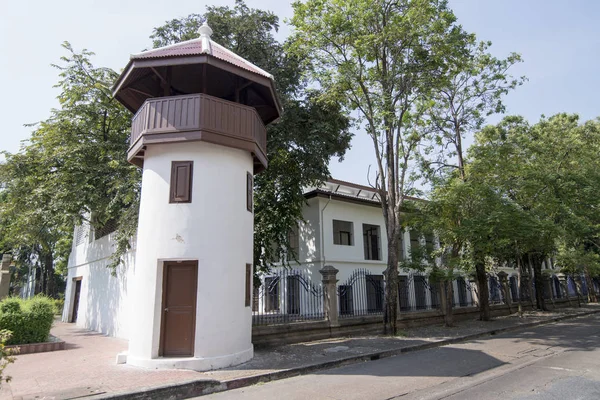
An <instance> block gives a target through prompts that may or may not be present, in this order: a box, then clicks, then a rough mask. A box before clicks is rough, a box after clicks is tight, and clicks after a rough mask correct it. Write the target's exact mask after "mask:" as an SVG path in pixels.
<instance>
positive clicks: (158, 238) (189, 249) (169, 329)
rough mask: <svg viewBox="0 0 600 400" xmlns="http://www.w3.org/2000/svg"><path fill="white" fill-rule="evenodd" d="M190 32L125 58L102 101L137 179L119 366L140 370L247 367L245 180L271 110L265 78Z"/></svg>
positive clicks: (258, 162)
mask: <svg viewBox="0 0 600 400" xmlns="http://www.w3.org/2000/svg"><path fill="white" fill-rule="evenodd" d="M199 33H200V37H199V38H198V39H193V40H189V41H185V42H181V43H178V44H175V45H171V46H166V47H161V48H158V49H153V50H149V51H145V52H143V53H139V54H134V55H132V56H131V59H130V61H129V63H128V64H127V66H126V67H125V70H124V71H123V73H122V74H121V76H120V77H119V79H118V80H117V82H116V84H115V86H114V91H113V94H114V96H115V98H116V99H117V100H118V101H120V102H121V103H122V104H123V105H125V107H127V108H128V109H129V110H131V111H132V112H134V113H135V115H134V117H133V121H132V127H131V142H130V147H129V151H128V159H129V161H130V162H131V163H133V164H135V165H138V166H139V167H141V168H142V169H143V177H142V194H141V203H140V213H139V226H138V235H137V250H136V261H135V271H134V273H133V275H132V276H133V279H134V281H133V282H130V285H129V287H130V288H131V289H130V291H131V292H130V293H129V294H128V297H129V298H130V299H131V311H130V315H131V321H130V324H131V325H130V339H129V353H128V356H127V363H129V364H133V365H138V366H144V367H150V368H187V369H194V370H199V371H202V370H210V369H216V368H223V367H227V366H230V365H235V364H239V363H242V362H245V361H247V360H249V359H251V358H252V356H253V347H252V341H251V339H252V311H251V304H252V259H253V257H252V250H253V245H252V243H253V224H254V221H253V204H252V187H253V176H254V174H256V173H258V172H261V171H262V170H264V169H265V168H266V167H267V157H266V141H267V137H266V129H265V125H266V124H268V123H270V122H272V121H274V120H276V119H277V118H279V116H280V112H281V109H280V105H279V101H278V98H277V95H276V93H275V88H274V82H273V76H272V75H270V74H269V73H267V72H265V71H263V70H262V69H260V68H258V67H257V66H255V65H253V64H251V63H250V62H248V61H246V60H244V59H243V58H241V57H239V56H238V55H236V54H234V53H232V52H231V51H229V50H227V49H225V48H224V47H223V46H221V45H219V44H217V43H215V42H213V41H212V40H211V39H210V36H211V34H212V30H211V29H210V27H208V26H207V25H206V24H204V25H203V26H202V27H201V28H200V29H199Z"/></svg>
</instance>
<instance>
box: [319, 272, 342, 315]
mask: <svg viewBox="0 0 600 400" xmlns="http://www.w3.org/2000/svg"><path fill="white" fill-rule="evenodd" d="M319 272H320V273H321V275H323V278H322V282H323V312H324V314H325V318H326V319H328V320H329V325H330V326H339V321H338V305H337V303H338V296H337V282H338V280H337V273H338V272H339V270H337V269H335V268H334V267H333V266H331V265H326V266H324V267H323V268H322V269H321V270H319Z"/></svg>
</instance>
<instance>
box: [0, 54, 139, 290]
mask: <svg viewBox="0 0 600 400" xmlns="http://www.w3.org/2000/svg"><path fill="white" fill-rule="evenodd" d="M63 47H64V48H65V49H66V51H67V53H68V55H67V56H65V57H62V59H61V61H62V63H61V64H60V65H54V67H56V68H57V69H58V70H59V76H60V81H59V82H58V84H57V85H56V86H57V87H58V88H59V89H60V95H59V97H58V99H59V102H60V108H58V109H54V110H52V111H51V116H50V118H49V119H47V120H46V121H43V122H41V123H39V124H36V125H35V126H34V128H35V130H34V132H33V134H32V136H31V138H30V140H29V142H28V143H26V144H25V145H24V146H23V147H22V148H21V151H20V152H19V153H17V154H9V153H4V154H5V156H6V163H5V164H4V165H3V166H2V181H3V182H4V186H5V192H4V195H3V197H4V200H3V202H2V204H1V205H0V207H1V208H0V218H1V219H3V220H4V221H6V227H5V229H6V232H5V237H6V238H7V240H8V241H9V242H10V247H11V248H12V249H13V251H14V252H16V253H17V256H18V258H19V259H21V260H23V262H25V260H29V262H31V263H39V264H40V268H41V270H42V271H43V277H44V278H43V279H42V281H41V286H40V287H39V288H38V291H42V292H44V293H46V294H49V295H56V294H57V293H56V290H55V288H54V283H53V282H54V271H55V267H57V266H58V267H59V268H61V269H62V270H63V271H64V270H65V267H66V262H67V259H68V254H69V252H70V249H71V246H70V244H71V239H72V232H73V225H74V224H77V223H81V221H83V220H88V221H89V222H90V223H92V225H94V226H95V227H96V228H100V227H102V226H103V225H104V224H105V223H106V222H107V221H109V220H116V221H119V222H120V223H121V224H122V225H121V226H127V225H128V223H129V221H127V220H125V219H123V218H122V217H123V215H126V214H125V213H124V210H127V209H128V208H131V207H132V205H135V202H136V200H137V197H138V191H139V183H138V182H139V179H140V173H139V171H138V170H137V169H136V168H135V167H133V166H131V165H129V164H128V163H127V160H126V154H127V147H128V145H129V127H130V116H129V115H128V112H127V111H126V110H125V108H124V107H122V106H121V105H120V104H119V103H118V102H117V101H116V100H114V99H113V98H112V96H111V93H110V86H111V85H112V83H113V82H114V80H115V79H116V77H117V74H116V73H115V72H114V71H112V70H110V69H107V68H96V67H94V66H93V65H92V64H91V61H90V57H91V56H92V55H93V53H91V52H88V51H86V50H83V51H82V52H81V53H77V52H75V51H74V50H73V49H72V48H71V46H70V45H69V44H68V43H65V44H64V45H63ZM121 231H123V229H121ZM124 237H125V238H124V241H125V242H126V243H127V244H128V243H129V240H130V237H131V235H130V234H129V235H124ZM124 247H126V246H124ZM117 258H118V257H117ZM38 276H39V274H38Z"/></svg>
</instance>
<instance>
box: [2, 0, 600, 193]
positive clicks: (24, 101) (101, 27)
mask: <svg viewBox="0 0 600 400" xmlns="http://www.w3.org/2000/svg"><path fill="white" fill-rule="evenodd" d="M166 4H168V6H167V5H166ZM207 4H218V5H233V0H227V1H223V0H221V1H213V2H203V1H197V0H196V1H190V0H178V1H173V2H164V1H158V0H144V1H140V0H126V1H123V0H120V1H116V0H103V1H96V0H85V1H81V0H55V1H41V0H38V1H28V0H21V1H18V2H10V3H6V4H5V5H4V7H2V8H3V10H2V13H1V14H0V76H2V78H3V84H2V87H3V89H4V90H3V93H4V96H0V110H2V112H1V113H0V116H1V118H2V126H3V129H2V132H1V133H0V150H8V151H10V152H16V151H18V149H19V146H20V142H21V141H22V140H24V139H27V138H28V137H29V135H30V131H31V129H30V128H26V127H23V125H24V124H27V123H32V122H37V121H40V120H43V119H45V118H47V117H48V116H49V111H50V109H51V108H52V107H56V106H57V105H58V103H57V100H56V96H57V94H58V93H57V91H56V89H54V88H53V87H52V86H53V85H54V84H55V83H56V81H57V71H56V70H55V69H54V68H52V67H51V66H50V64H52V63H57V62H59V59H60V57H61V56H62V55H63V54H64V53H63V50H62V48H61V46H60V44H61V43H62V42H63V41H65V40H67V41H70V42H71V44H72V45H73V46H74V47H75V49H82V48H87V49H89V50H91V51H94V52H95V53H96V56H95V58H94V59H93V61H94V63H95V64H96V65H98V66H107V67H110V68H113V69H116V70H120V69H121V68H123V67H124V66H125V64H126V63H127V60H128V58H129V54H131V53H135V52H138V51H140V50H141V49H143V48H147V47H149V46H150V45H151V42H150V39H149V35H150V33H151V32H152V28H153V27H156V26H159V25H161V24H162V23H164V21H166V20H169V19H172V18H177V17H182V16H185V15H188V14H190V13H200V12H203V11H204V8H205V6H206V5H207ZM247 4H248V5H249V6H250V7H256V8H262V9H269V10H272V11H273V12H275V13H276V14H277V15H279V16H280V17H281V18H282V19H283V18H286V17H290V16H291V12H292V9H291V5H290V3H289V2H286V1H279V0H247ZM450 6H451V7H452V8H453V9H454V11H455V14H456V15H457V17H458V20H459V22H460V23H461V24H462V25H463V26H464V27H465V29H466V30H468V31H470V32H474V33H476V34H477V36H478V37H479V38H480V39H481V40H491V41H492V42H493V46H492V48H491V51H492V53H494V54H495V55H496V56H499V57H502V56H506V55H507V54H508V53H510V52H512V51H514V52H518V53H520V54H521V55H522V56H523V59H524V61H525V62H524V63H522V64H520V65H518V66H517V67H515V68H514V70H513V71H512V72H513V74H514V75H519V76H520V75H526V76H527V77H528V79H529V81H528V82H527V83H526V84H525V85H524V86H521V87H520V88H518V89H517V90H516V91H514V92H513V93H511V94H509V95H508V96H507V97H506V104H507V108H508V110H507V112H508V113H511V114H520V115H523V116H525V117H526V118H528V119H529V120H530V121H535V120H537V119H539V117H540V116H541V115H542V114H545V115H552V114H554V113H557V112H563V111H564V112H573V113H579V114H580V116H581V118H582V119H584V120H585V119H592V118H596V117H597V116H600V110H599V106H598V105H599V96H600V76H599V74H598V70H599V65H600V23H598V21H599V20H600V1H596V0H571V1H568V2H567V1H564V0H502V1H491V0H450ZM288 33H289V29H288V28H287V27H286V26H285V24H284V23H283V22H282V28H281V29H280V32H279V33H278V37H279V38H280V39H283V38H284V37H285V36H286V35H287V34H288ZM497 120H498V117H492V118H491V119H490V122H495V121H497ZM371 146H372V144H371V143H370V141H369V140H368V138H367V137H366V135H365V134H364V133H362V132H357V133H356V136H355V138H354V140H353V143H352V149H351V150H350V151H349V152H348V154H347V156H346V158H345V161H344V162H343V163H338V162H336V161H333V162H332V163H331V172H332V175H333V176H334V177H336V178H338V179H344V180H349V181H353V182H357V183H366V173H367V169H368V166H369V164H372V163H373V162H374V159H373V152H372V150H371Z"/></svg>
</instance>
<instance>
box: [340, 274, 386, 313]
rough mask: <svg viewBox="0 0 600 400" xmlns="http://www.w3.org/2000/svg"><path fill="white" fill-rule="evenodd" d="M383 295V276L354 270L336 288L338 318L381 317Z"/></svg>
mask: <svg viewBox="0 0 600 400" xmlns="http://www.w3.org/2000/svg"><path fill="white" fill-rule="evenodd" d="M384 294H385V287H384V281H383V275H376V274H373V273H371V272H370V271H368V270H367V269H364V268H359V269H356V270H354V272H352V274H351V275H350V277H349V278H348V279H347V280H346V281H345V282H344V283H343V284H341V285H338V287H337V295H338V304H339V317H340V318H348V317H354V316H361V315H382V314H383V301H384Z"/></svg>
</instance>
